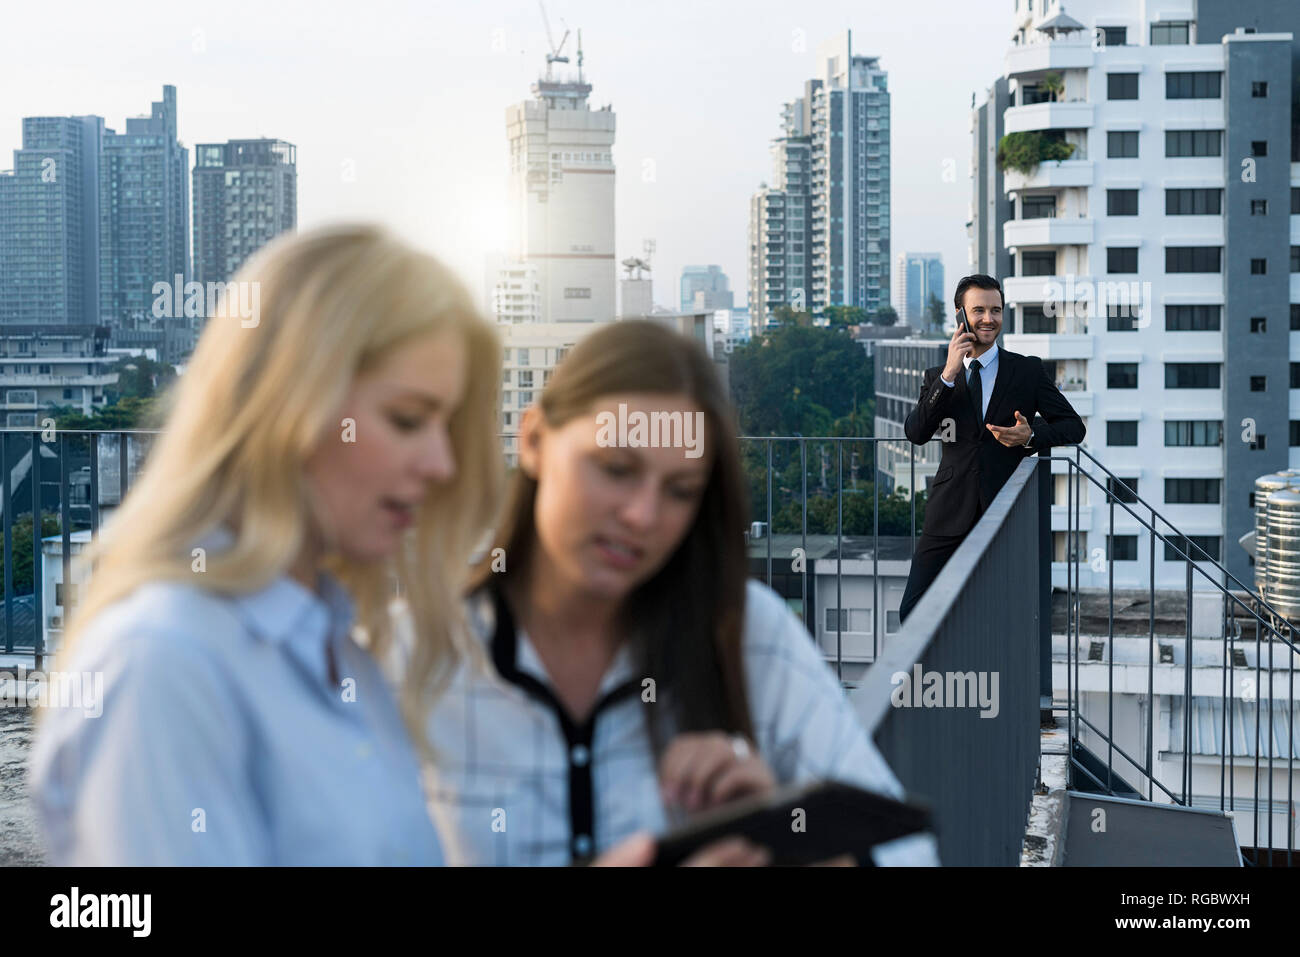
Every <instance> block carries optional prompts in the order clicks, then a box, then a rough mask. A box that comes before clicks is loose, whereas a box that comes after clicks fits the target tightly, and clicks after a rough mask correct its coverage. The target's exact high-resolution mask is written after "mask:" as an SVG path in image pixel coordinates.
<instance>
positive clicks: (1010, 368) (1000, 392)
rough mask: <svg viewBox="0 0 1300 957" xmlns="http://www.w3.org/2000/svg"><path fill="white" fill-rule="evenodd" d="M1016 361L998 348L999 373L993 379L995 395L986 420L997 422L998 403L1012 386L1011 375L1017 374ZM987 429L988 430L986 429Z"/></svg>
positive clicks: (991, 399)
mask: <svg viewBox="0 0 1300 957" xmlns="http://www.w3.org/2000/svg"><path fill="white" fill-rule="evenodd" d="M1015 370H1016V363H1015V362H1014V361H1013V360H1012V358H1011V356H1010V355H1009V354H1008V353H1007V352H1006V351H1005V350H1003V349H999V350H998V374H997V378H995V379H994V380H993V395H991V396H990V397H989V410H988V414H987V415H985V416H984V421H985V422H986V423H987V422H992V423H993V424H994V425H996V424H997V418H998V412H999V411H1000V410H999V409H998V403H999V402H1001V401H1002V400H1003V399H1004V398H1005V397H1006V394H1007V389H1008V388H1010V383H1011V377H1012V376H1013V375H1015ZM986 431H987V430H986Z"/></svg>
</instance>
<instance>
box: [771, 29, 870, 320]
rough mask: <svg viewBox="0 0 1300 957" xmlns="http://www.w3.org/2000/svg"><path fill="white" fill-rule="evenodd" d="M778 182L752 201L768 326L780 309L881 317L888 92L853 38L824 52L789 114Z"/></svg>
mask: <svg viewBox="0 0 1300 957" xmlns="http://www.w3.org/2000/svg"><path fill="white" fill-rule="evenodd" d="M782 134H783V135H782V136H781V137H780V138H778V139H777V140H775V141H774V143H773V145H772V158H773V182H774V185H773V186H771V187H768V186H766V185H765V186H764V187H762V188H760V190H759V191H758V192H757V193H755V194H754V196H753V197H752V198H751V200H750V222H749V250H750V262H749V283H750V285H749V299H750V303H751V309H752V310H753V312H754V320H755V323H756V324H757V325H759V326H762V325H763V324H765V323H766V322H767V321H768V314H770V313H771V312H772V311H774V310H775V309H776V308H777V307H778V306H781V305H789V306H792V307H794V308H796V309H800V310H805V311H810V312H812V313H813V315H815V316H820V315H822V314H823V313H824V311H825V309H826V307H827V306H831V305H847V306H859V307H861V308H863V309H865V310H867V312H868V314H869V315H874V314H875V313H876V312H878V311H879V309H880V308H881V307H882V306H884V305H886V304H887V303H888V302H889V288H890V286H889V273H890V256H889V215H890V206H889V197H890V186H889V184H890V180H889V157H890V141H889V84H888V75H887V74H886V72H885V71H884V70H883V69H881V67H880V58H879V57H872V56H863V55H859V54H856V53H855V52H854V50H853V34H852V31H848V30H846V31H845V32H844V33H842V34H840V35H839V36H837V37H835V38H833V39H831V40H829V41H828V42H826V43H824V44H823V45H822V46H821V47H820V49H819V50H818V52H817V75H816V77H815V78H813V79H812V80H809V81H808V82H807V83H806V84H805V85H804V93H803V96H801V97H800V98H798V99H796V100H793V101H791V102H789V103H786V104H785V105H784V107H783V109H782Z"/></svg>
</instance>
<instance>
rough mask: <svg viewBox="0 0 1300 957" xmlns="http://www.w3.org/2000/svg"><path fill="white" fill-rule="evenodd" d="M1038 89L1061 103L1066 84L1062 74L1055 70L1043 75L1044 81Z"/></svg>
mask: <svg viewBox="0 0 1300 957" xmlns="http://www.w3.org/2000/svg"><path fill="white" fill-rule="evenodd" d="M1038 88H1039V89H1040V90H1042V91H1043V92H1044V93H1047V94H1050V95H1051V97H1052V99H1053V100H1055V101H1056V102H1057V103H1059V102H1061V97H1062V96H1064V95H1065V83H1064V81H1063V80H1062V79H1061V74H1060V73H1058V72H1056V71H1055V70H1049V71H1048V72H1047V73H1045V74H1043V80H1042V82H1041V83H1039V84H1038Z"/></svg>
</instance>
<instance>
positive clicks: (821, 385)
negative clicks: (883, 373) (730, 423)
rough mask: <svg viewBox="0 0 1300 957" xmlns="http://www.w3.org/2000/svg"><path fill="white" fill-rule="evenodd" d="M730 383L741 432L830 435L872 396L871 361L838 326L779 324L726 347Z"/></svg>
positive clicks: (872, 371)
mask: <svg viewBox="0 0 1300 957" xmlns="http://www.w3.org/2000/svg"><path fill="white" fill-rule="evenodd" d="M731 389H732V398H733V399H734V401H735V404H736V409H737V411H738V412H739V414H740V431H741V434H742V435H795V434H798V435H805V436H816V435H830V434H832V429H833V427H834V423H835V420H836V419H839V418H842V417H843V416H845V415H848V414H849V413H850V411H852V410H853V409H854V408H855V407H858V406H861V405H864V404H865V403H866V402H867V401H868V400H871V399H874V397H875V381H874V366H873V363H872V362H871V360H870V359H868V358H867V354H866V352H865V351H864V350H863V348H862V346H860V345H859V344H858V343H856V342H854V341H853V340H852V339H850V338H849V337H848V336H846V335H844V334H843V333H842V332H840V331H839V330H836V329H829V328H825V327H822V326H802V325H784V326H781V327H780V328H778V329H774V330H772V331H771V332H770V333H767V334H766V335H761V336H756V337H755V338H754V339H752V340H751V341H750V342H748V343H746V344H745V345H742V346H739V347H737V348H736V350H735V351H734V352H732V354H731Z"/></svg>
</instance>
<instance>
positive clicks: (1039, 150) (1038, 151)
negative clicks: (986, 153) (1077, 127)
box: [997, 131, 1075, 176]
mask: <svg viewBox="0 0 1300 957" xmlns="http://www.w3.org/2000/svg"><path fill="white" fill-rule="evenodd" d="M1074 150H1075V145H1074V144H1073V143H1065V142H1062V141H1061V140H1058V139H1053V138H1051V137H1049V136H1046V135H1044V134H1043V133H1036V132H1031V131H1026V132H1023V133H1008V134H1006V135H1005V136H1004V137H1002V139H1000V140H998V159H997V162H998V169H999V170H1001V171H1002V172H1004V173H1005V172H1006V171H1007V170H1009V169H1014V170H1017V171H1019V172H1021V173H1024V174H1025V175H1026V176H1028V175H1029V174H1030V173H1032V172H1033V171H1034V170H1035V169H1037V168H1038V164H1039V163H1042V162H1045V161H1047V160H1056V161H1058V162H1059V161H1061V160H1067V159H1069V158H1070V157H1071V156H1073V155H1074Z"/></svg>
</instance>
